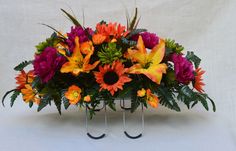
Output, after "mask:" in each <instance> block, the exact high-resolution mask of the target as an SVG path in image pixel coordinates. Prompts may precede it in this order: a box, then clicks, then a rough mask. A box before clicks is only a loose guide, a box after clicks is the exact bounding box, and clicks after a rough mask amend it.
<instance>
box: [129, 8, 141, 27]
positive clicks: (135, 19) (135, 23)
mask: <svg viewBox="0 0 236 151" xmlns="http://www.w3.org/2000/svg"><path fill="white" fill-rule="evenodd" d="M126 16H127V17H128V15H126ZM139 20H140V17H139V18H138V8H135V12H134V16H133V18H132V19H130V18H129V17H128V18H127V25H128V26H127V27H128V29H129V30H130V31H131V30H133V29H136V28H137V26H138V23H139Z"/></svg>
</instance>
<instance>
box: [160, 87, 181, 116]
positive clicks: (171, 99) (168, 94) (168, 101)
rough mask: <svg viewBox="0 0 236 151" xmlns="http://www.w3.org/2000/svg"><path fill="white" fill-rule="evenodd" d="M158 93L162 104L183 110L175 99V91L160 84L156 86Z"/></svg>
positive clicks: (178, 110) (176, 109)
mask: <svg viewBox="0 0 236 151" xmlns="http://www.w3.org/2000/svg"><path fill="white" fill-rule="evenodd" d="M156 93H157V94H158V98H159V100H160V104H161V105H163V106H165V107H168V108H169V109H172V110H175V111H177V112H180V111H181V110H180V107H179V105H178V104H177V102H176V101H175V95H174V93H173V92H172V91H171V90H170V89H169V88H167V87H165V86H162V85H160V86H159V87H157V88H156Z"/></svg>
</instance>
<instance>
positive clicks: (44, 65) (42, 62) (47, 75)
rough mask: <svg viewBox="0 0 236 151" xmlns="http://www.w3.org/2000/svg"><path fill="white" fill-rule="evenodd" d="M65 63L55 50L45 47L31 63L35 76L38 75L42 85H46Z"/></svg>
mask: <svg viewBox="0 0 236 151" xmlns="http://www.w3.org/2000/svg"><path fill="white" fill-rule="evenodd" d="M65 61H66V59H65V58H64V57H62V56H58V54H57V50H56V49H55V48H53V47H47V48H45V49H44V51H43V52H42V53H41V54H40V55H36V56H35V60H34V62H33V65H34V71H35V75H38V76H39V77H40V79H41V80H42V82H43V83H46V82H48V81H49V80H50V79H51V78H52V77H53V76H54V74H55V72H56V71H57V70H59V69H60V68H61V66H62V65H63V64H64V63H65Z"/></svg>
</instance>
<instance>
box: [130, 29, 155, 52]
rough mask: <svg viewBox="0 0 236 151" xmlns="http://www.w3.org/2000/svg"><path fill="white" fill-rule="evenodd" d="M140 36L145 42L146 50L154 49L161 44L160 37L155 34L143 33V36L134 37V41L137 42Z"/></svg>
mask: <svg viewBox="0 0 236 151" xmlns="http://www.w3.org/2000/svg"><path fill="white" fill-rule="evenodd" d="M139 35H141V36H142V38H143V42H144V45H145V47H146V48H149V49H152V48H153V47H154V46H156V45H157V44H158V43H159V37H157V35H156V34H155V33H150V32H143V33H141V34H138V35H135V36H133V37H132V39H133V40H135V41H137V40H138V37H139Z"/></svg>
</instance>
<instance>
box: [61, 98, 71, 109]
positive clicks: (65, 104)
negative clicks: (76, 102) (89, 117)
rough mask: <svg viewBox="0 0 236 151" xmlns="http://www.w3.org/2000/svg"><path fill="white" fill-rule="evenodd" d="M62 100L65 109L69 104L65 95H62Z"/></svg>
mask: <svg viewBox="0 0 236 151" xmlns="http://www.w3.org/2000/svg"><path fill="white" fill-rule="evenodd" d="M62 101H63V104H64V108H65V109H66V110H67V109H68V107H69V106H70V102H69V100H68V99H66V98H65V97H63V99H62Z"/></svg>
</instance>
